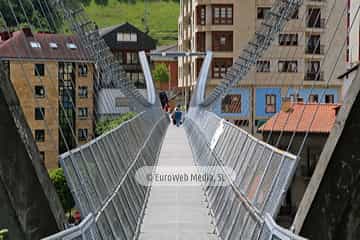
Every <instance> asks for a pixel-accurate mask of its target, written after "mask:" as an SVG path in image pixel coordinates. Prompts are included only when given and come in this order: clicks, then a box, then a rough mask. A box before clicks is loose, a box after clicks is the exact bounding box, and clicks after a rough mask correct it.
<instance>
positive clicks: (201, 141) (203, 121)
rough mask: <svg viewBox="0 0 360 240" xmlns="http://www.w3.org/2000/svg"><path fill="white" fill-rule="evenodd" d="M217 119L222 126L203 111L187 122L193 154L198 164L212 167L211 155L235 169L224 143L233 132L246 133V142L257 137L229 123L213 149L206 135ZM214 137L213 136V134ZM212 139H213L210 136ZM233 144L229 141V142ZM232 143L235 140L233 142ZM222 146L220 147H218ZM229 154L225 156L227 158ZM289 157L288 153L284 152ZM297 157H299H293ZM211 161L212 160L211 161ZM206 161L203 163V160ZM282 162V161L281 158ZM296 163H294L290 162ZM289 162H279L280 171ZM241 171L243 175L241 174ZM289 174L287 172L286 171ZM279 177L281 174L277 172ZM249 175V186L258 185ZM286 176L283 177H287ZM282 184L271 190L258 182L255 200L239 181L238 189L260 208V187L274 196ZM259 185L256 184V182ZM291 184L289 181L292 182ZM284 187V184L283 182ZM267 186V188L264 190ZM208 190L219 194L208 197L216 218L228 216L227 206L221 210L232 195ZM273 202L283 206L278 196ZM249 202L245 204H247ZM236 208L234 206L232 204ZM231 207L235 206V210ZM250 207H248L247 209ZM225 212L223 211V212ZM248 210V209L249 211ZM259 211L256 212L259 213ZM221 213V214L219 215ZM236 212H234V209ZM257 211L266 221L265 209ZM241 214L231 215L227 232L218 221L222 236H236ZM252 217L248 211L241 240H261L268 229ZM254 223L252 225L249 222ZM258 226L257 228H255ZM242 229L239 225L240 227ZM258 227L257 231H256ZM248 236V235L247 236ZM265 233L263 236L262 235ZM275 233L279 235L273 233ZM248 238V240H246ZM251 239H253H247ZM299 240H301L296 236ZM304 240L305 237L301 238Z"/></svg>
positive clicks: (224, 164) (216, 190)
mask: <svg viewBox="0 0 360 240" xmlns="http://www.w3.org/2000/svg"><path fill="white" fill-rule="evenodd" d="M211 119H212V120H211ZM214 120H216V121H215V122H216V123H220V122H221V121H222V120H221V119H220V118H219V117H217V116H216V115H215V114H213V113H210V112H203V113H197V114H196V116H195V115H194V116H193V118H191V119H189V121H188V122H186V123H185V129H186V131H187V134H188V137H189V140H190V145H191V146H192V149H193V153H194V157H195V160H196V161H198V165H201V166H202V165H205V166H208V165H211V164H212V159H214V157H209V156H215V157H216V159H214V161H215V162H216V161H217V160H218V161H217V163H218V164H219V165H220V166H227V167H231V165H229V164H230V163H228V162H227V160H226V161H225V156H229V155H231V154H232V153H231V152H226V153H223V150H222V148H221V147H220V145H219V144H225V143H224V142H223V141H224V139H227V137H226V136H227V134H228V133H229V132H230V131H232V130H237V131H239V132H242V133H243V134H244V135H245V136H247V138H246V139H248V138H252V139H253V140H255V138H253V137H251V135H249V134H248V133H245V132H244V131H243V130H239V129H237V128H236V127H235V126H231V124H228V123H226V125H225V130H224V131H225V132H223V133H222V134H225V135H224V136H223V137H221V138H220V139H219V140H218V141H217V143H216V145H215V146H214V147H209V145H208V142H209V141H210V139H209V136H208V135H207V134H205V133H208V128H209V126H208V124H211V125H212V124H215V122H214ZM210 135H212V134H210ZM210 137H211V136H210ZM255 141H258V140H255ZM228 142H229V141H228ZM230 142H232V141H230ZM204 146H207V147H204ZM218 146H219V147H218ZM204 149H208V150H204ZM270 149H272V150H273V151H275V150H274V149H275V148H273V147H270ZM214 154H215V155H214ZM224 154H225V155H224ZM284 154H285V155H286V153H284ZM293 157H295V156H293ZM209 159H210V160H209ZM265 159H266V158H265ZM202 160H203V161H202ZM252 160H253V159H250V160H249V161H248V162H247V163H244V162H243V163H244V164H245V165H244V168H246V169H248V167H249V163H251V162H252ZM289 160H290V159H287V160H286V161H289ZM279 161H280V159H279ZM290 161H291V162H292V160H290ZM284 162H285V160H281V163H279V168H281V172H282V173H284V169H285V168H286V165H283V163H284ZM232 163H234V164H236V163H238V162H236V161H235V160H233V161H232ZM267 163H268V166H269V165H270V161H269V160H267ZM291 165H292V170H291V171H290V170H289V171H290V172H293V171H294V169H295V167H294V166H295V164H294V162H292V163H291ZM279 168H278V169H279ZM235 171H236V172H237V173H238V174H240V175H241V171H240V170H239V168H237V170H235ZM239 171H240V172H239ZM286 171H287V170H286ZM290 172H289V173H287V174H286V176H285V177H286V179H290V178H291V175H292V174H291V173H290ZM276 174H277V173H276ZM251 176H254V173H252V174H251ZM251 176H249V177H250V178H249V183H246V185H247V186H250V185H251V182H252V183H254V180H253V178H252V177H251ZM265 176H266V177H268V175H265V173H264V174H263V175H262V179H265V178H266V177H265ZM283 177H284V176H282V178H283ZM278 181H279V179H274V180H273V182H272V184H271V186H270V187H265V186H263V185H262V184H261V183H257V184H256V186H258V188H257V191H256V193H255V195H254V197H252V199H253V200H251V199H248V198H247V196H248V195H247V194H249V193H248V192H247V188H246V189H245V190H244V191H243V190H242V187H241V184H242V183H243V181H242V180H241V181H237V180H236V183H237V184H240V185H239V186H240V188H238V187H237V186H238V185H237V184H236V186H234V187H236V189H238V190H239V191H238V193H239V194H240V195H241V196H244V198H245V200H246V202H248V203H249V204H250V206H253V207H257V206H256V205H254V204H255V203H253V201H258V200H257V198H258V195H259V191H260V188H261V189H262V191H263V190H266V191H268V193H269V194H270V192H271V193H273V187H274V186H275V184H276V183H277V182H278ZM255 182H256V181H255ZM288 182H289V181H288ZM280 184H283V183H280ZM287 186H288V185H287V184H284V185H283V186H282V187H281V189H283V188H287ZM208 187H209V185H205V186H204V188H205V189H206V188H208ZM264 187H265V189H264ZM281 189H280V190H279V189H277V190H276V191H277V192H279V191H280V192H279V196H280V195H281V193H282V190H281ZM207 191H212V192H214V191H215V193H212V192H210V193H209V194H207V196H208V199H209V203H210V205H212V208H214V209H213V211H212V212H213V214H214V215H215V217H216V219H219V218H220V217H224V215H223V213H224V212H223V211H224V209H225V208H226V207H225V206H222V207H221V203H222V204H226V203H224V202H223V200H224V199H226V198H227V197H228V196H229V192H227V191H225V192H224V191H220V190H218V189H213V190H212V189H207ZM269 194H267V196H266V198H267V199H269V197H270V195H269ZM270 199H273V200H276V202H277V203H278V204H280V202H281V201H280V197H276V198H274V196H273V195H272V197H271V198H270ZM243 200H244V199H243ZM246 202H245V203H244V204H246ZM265 202H268V200H265ZM232 206H233V204H232ZM232 206H231V207H232ZM264 206H267V205H264ZM245 207H246V206H245ZM237 208H239V206H237ZM221 209H222V210H221ZM247 209H248V208H247ZM255 210H256V209H254V211H255ZM219 211H220V212H219ZM232 211H233V209H232ZM255 212H258V213H259V214H260V215H259V216H260V218H261V219H263V220H264V219H265V218H264V215H265V210H264V209H263V208H260V209H259V210H256V211H255ZM239 214H240V213H239V211H238V213H237V214H236V216H235V217H234V216H233V217H231V216H228V217H229V219H228V220H230V221H232V224H231V227H230V228H228V229H227V230H226V229H224V226H225V225H224V224H226V222H224V223H223V224H220V222H217V220H216V223H217V224H216V225H217V227H220V234H221V235H222V234H225V235H226V236H225V238H224V239H228V238H229V237H230V236H232V232H233V226H234V225H235V221H236V220H237V219H238V218H239V216H238V215H239ZM251 214H252V212H251V211H250V213H249V212H248V213H247V214H246V215H245V219H244V222H242V223H241V229H239V228H237V230H236V231H240V230H241V231H240V236H237V238H240V237H241V238H244V239H257V237H258V236H259V234H260V230H261V227H265V226H264V225H259V224H258V223H254V219H253V217H251ZM249 221H251V222H249ZM254 224H255V225H254ZM245 226H246V228H248V229H250V228H251V229H252V230H251V232H250V233H249V232H248V231H247V229H246V228H245ZM237 227H239V226H237ZM254 227H255V228H254ZM224 230H226V231H228V232H227V233H224ZM246 234H247V235H246ZM249 234H250V235H249ZM261 234H262V233H261ZM273 234H276V233H274V232H273ZM244 235H245V237H244ZM290 235H291V236H292V237H295V236H293V235H292V234H290ZM246 236H247V237H249V236H250V238H246ZM296 239H298V238H297V237H296ZM299 239H301V238H299Z"/></svg>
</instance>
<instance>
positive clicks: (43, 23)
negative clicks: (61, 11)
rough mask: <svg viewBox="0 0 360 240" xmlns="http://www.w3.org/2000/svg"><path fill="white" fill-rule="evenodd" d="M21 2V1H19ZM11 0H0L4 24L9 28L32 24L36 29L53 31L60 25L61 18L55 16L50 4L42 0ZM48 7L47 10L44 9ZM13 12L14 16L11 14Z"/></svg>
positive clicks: (13, 28)
mask: <svg viewBox="0 0 360 240" xmlns="http://www.w3.org/2000/svg"><path fill="white" fill-rule="evenodd" d="M20 2H21V1H20ZM20 2H19V1H11V4H9V2H8V1H6V0H0V9H1V12H2V13H3V19H4V20H5V23H6V26H7V27H9V28H10V29H11V30H15V29H18V28H19V26H18V23H19V25H20V27H21V26H24V25H28V24H32V25H33V26H35V28H36V29H37V30H42V31H52V32H55V31H56V30H57V29H58V28H59V26H61V24H62V23H61V19H59V18H56V17H55V16H57V14H55V13H54V12H55V11H56V10H55V9H53V8H52V5H51V4H46V5H45V4H44V2H42V1H22V2H21V4H20ZM47 7H49V9H48V10H49V11H45V10H44V9H47ZM13 12H14V14H15V16H14V15H13Z"/></svg>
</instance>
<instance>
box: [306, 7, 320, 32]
mask: <svg viewBox="0 0 360 240" xmlns="http://www.w3.org/2000/svg"><path fill="white" fill-rule="evenodd" d="M322 23H323V21H322V20H321V9H320V8H309V9H308V17H307V27H309V28H321V27H323V26H322V25H323V24H322Z"/></svg>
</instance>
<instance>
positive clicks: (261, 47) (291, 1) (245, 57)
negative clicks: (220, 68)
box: [201, 0, 302, 107]
mask: <svg viewBox="0 0 360 240" xmlns="http://www.w3.org/2000/svg"><path fill="white" fill-rule="evenodd" d="M301 2H302V1H301V0H298V1H296V0H286V1H284V0H279V1H277V2H275V3H274V5H273V7H272V9H271V13H272V14H268V15H267V16H266V17H265V20H264V22H263V28H262V31H261V33H260V34H257V37H256V38H255V39H254V40H253V42H251V44H249V45H248V49H255V50H254V51H252V52H251V51H248V52H246V51H243V53H242V54H241V55H240V57H239V58H238V59H237V60H236V61H235V63H234V64H233V66H232V67H231V68H230V70H229V71H228V73H227V74H226V76H225V77H224V81H226V82H227V83H226V84H224V85H222V86H223V87H220V86H221V85H219V86H218V87H216V88H215V90H213V92H212V93H211V94H210V95H209V96H208V97H207V98H206V99H205V101H204V102H203V103H202V104H201V105H202V106H203V107H209V106H210V105H211V104H213V103H214V101H215V100H216V99H218V98H219V96H220V95H222V93H224V92H225V90H226V89H228V88H229V87H232V86H233V85H234V84H236V83H237V82H238V81H239V80H241V79H242V78H243V77H244V75H245V74H246V73H247V72H248V71H249V70H250V67H251V65H253V64H254V63H255V62H256V59H258V58H259V57H260V56H261V55H262V54H263V53H264V51H265V50H266V49H268V48H269V47H270V43H271V41H272V39H273V38H274V35H275V34H276V33H278V32H279V31H280V30H281V29H282V28H283V27H284V24H285V21H286V19H288V18H289V17H291V16H292V15H293V14H294V12H295V11H296V10H297V9H298V7H299V6H300V5H301ZM278 12H280V13H278ZM272 21H274V22H275V25H272V24H269V23H268V22H272ZM249 56H250V57H249ZM242 62H244V63H242Z"/></svg>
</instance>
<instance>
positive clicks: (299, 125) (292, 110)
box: [259, 103, 341, 133]
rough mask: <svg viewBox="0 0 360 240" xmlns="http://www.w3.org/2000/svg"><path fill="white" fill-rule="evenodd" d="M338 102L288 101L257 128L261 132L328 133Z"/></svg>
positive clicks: (332, 123) (338, 106)
mask: <svg viewBox="0 0 360 240" xmlns="http://www.w3.org/2000/svg"><path fill="white" fill-rule="evenodd" d="M340 106H341V105H339V104H320V103H293V104H292V103H289V104H288V107H283V109H282V110H281V111H280V112H278V113H277V114H276V115H274V116H273V117H272V118H270V119H269V120H268V121H267V122H266V123H265V124H264V125H263V126H261V127H260V128H259V131H262V132H270V131H274V132H281V131H283V132H298V133H299V132H300V133H304V132H307V131H309V132H311V133H329V132H330V131H331V129H332V127H333V126H334V123H335V119H336V115H337V112H338V110H339V108H340Z"/></svg>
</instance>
